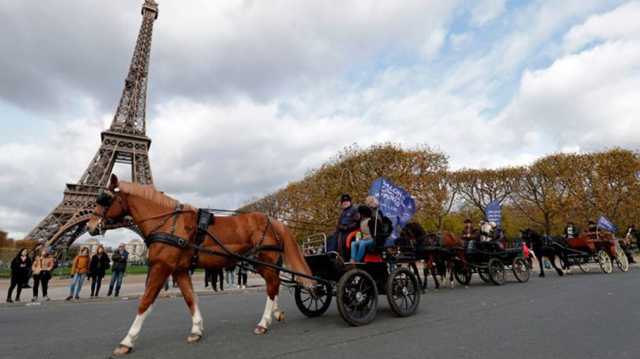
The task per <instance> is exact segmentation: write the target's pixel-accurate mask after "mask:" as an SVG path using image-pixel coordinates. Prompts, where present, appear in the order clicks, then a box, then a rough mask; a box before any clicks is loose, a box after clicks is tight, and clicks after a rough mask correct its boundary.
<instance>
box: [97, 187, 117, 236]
mask: <svg viewBox="0 0 640 359" xmlns="http://www.w3.org/2000/svg"><path fill="white" fill-rule="evenodd" d="M116 192H117V191H113V190H111V189H107V188H105V189H103V190H102V191H101V192H100V194H98V197H96V204H98V205H99V206H100V207H102V211H101V212H100V213H99V212H98V211H97V210H94V211H93V215H94V216H96V217H98V218H99V220H98V224H97V225H96V229H97V230H98V233H99V234H104V232H105V231H106V228H105V227H106V224H107V222H109V221H111V222H113V221H112V220H110V219H109V218H107V212H109V209H111V206H113V200H114V198H117V200H118V201H119V202H120V205H121V206H123V208H124V207H125V206H124V204H123V202H122V198H121V197H119V196H116ZM123 217H124V216H123Z"/></svg>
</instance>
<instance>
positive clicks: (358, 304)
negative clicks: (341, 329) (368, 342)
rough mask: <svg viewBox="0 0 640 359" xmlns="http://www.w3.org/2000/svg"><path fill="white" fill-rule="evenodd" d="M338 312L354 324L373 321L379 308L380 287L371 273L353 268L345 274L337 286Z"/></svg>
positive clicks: (350, 323)
mask: <svg viewBox="0 0 640 359" xmlns="http://www.w3.org/2000/svg"><path fill="white" fill-rule="evenodd" d="M336 301H337V303H338V312H339V313H340V316H341V317H342V319H344V320H345V322H347V323H349V325H352V326H355V327H357V326H360V325H365V324H369V323H371V321H373V319H375V317H376V312H377V310H378V288H377V287H376V282H375V281H374V280H373V278H371V276H370V275H369V273H367V272H365V271H363V270H361V269H352V270H350V271H348V272H347V273H345V274H343V275H342V277H341V278H340V280H339V281H338V285H337V287H336Z"/></svg>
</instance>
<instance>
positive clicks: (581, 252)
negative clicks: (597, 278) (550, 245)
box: [561, 232, 629, 273]
mask: <svg viewBox="0 0 640 359" xmlns="http://www.w3.org/2000/svg"><path fill="white" fill-rule="evenodd" d="M565 243H566V246H562V245H561V249H562V251H563V255H562V257H564V260H565V265H566V266H571V265H576V266H578V268H580V270H581V271H583V272H586V271H588V268H587V267H586V266H585V264H587V263H589V262H595V263H598V264H599V265H600V269H602V271H603V272H604V273H611V272H612V271H613V262H616V264H617V266H618V268H619V269H620V270H621V271H623V272H627V271H628V270H629V260H628V259H627V256H626V255H625V253H624V251H623V250H622V247H621V246H620V241H619V240H618V239H616V238H615V237H614V236H613V235H612V234H610V233H608V232H602V233H599V232H595V233H583V234H582V235H580V236H578V237H575V238H569V239H567V240H566V241H565Z"/></svg>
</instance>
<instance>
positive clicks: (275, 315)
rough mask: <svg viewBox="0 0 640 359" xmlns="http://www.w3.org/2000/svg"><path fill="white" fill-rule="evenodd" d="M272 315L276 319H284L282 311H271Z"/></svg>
mask: <svg viewBox="0 0 640 359" xmlns="http://www.w3.org/2000/svg"><path fill="white" fill-rule="evenodd" d="M273 317H274V318H276V320H277V321H279V322H281V321H283V320H284V312H282V311H277V312H275V313H273Z"/></svg>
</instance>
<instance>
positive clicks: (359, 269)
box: [295, 253, 422, 326]
mask: <svg viewBox="0 0 640 359" xmlns="http://www.w3.org/2000/svg"><path fill="white" fill-rule="evenodd" d="M305 259H306V261H307V264H308V265H309V268H310V269H311V272H312V273H313V276H314V277H317V278H321V279H322V280H323V283H320V284H318V286H317V287H316V288H315V289H312V290H308V289H305V288H302V287H300V286H297V287H296V291H295V296H296V298H295V299H296V305H297V306H298V308H299V309H300V311H301V312H302V313H303V314H305V315H307V316H309V317H315V316H319V315H322V314H323V313H324V312H325V311H326V310H327V309H328V307H329V305H330V302H331V300H332V297H335V298H336V302H337V306H338V312H339V313H340V315H341V316H342V318H343V319H344V320H345V321H346V322H347V323H348V324H350V325H352V326H359V325H365V324H368V323H370V322H371V321H373V319H374V318H375V315H376V312H377V304H378V296H379V295H386V296H387V300H388V301H389V305H390V307H391V310H392V312H394V313H395V314H396V315H397V316H400V317H404V316H409V315H412V314H413V313H415V311H416V310H417V308H418V305H419V303H420V294H421V287H422V284H421V282H420V277H419V275H418V270H417V267H416V265H415V261H416V259H415V257H414V256H404V257H394V258H388V257H385V259H384V260H382V261H376V262H373V261H371V262H366V263H343V262H342V260H341V258H340V257H339V256H337V255H335V254H334V253H332V254H314V255H307V256H305Z"/></svg>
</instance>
